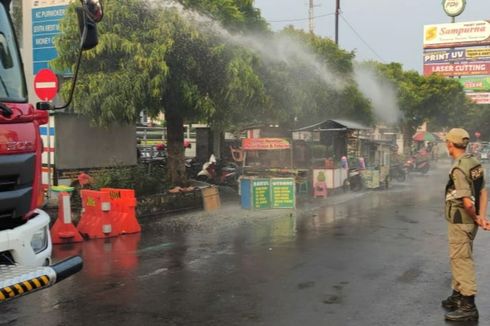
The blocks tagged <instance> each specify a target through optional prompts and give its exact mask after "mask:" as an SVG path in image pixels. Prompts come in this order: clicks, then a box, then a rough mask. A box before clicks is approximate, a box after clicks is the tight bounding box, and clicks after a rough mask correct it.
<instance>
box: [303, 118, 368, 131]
mask: <svg viewBox="0 0 490 326" xmlns="http://www.w3.org/2000/svg"><path fill="white" fill-rule="evenodd" d="M369 129H371V128H369V127H366V126H364V125H362V124H360V123H358V122H354V121H348V120H341V119H335V120H333V119H330V120H325V121H322V122H318V123H315V124H313V125H311V126H306V127H302V128H298V129H296V130H295V131H342V130H369Z"/></svg>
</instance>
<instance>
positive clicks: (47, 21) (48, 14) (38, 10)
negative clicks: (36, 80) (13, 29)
mask: <svg viewBox="0 0 490 326" xmlns="http://www.w3.org/2000/svg"><path fill="white" fill-rule="evenodd" d="M50 3H56V4H58V5H56V6H52V5H51V6H43V5H42V4H40V3H38V2H34V5H33V8H32V57H33V65H32V67H33V74H34V75H35V74H37V72H38V71H39V70H41V69H44V68H49V67H48V62H49V61H51V60H53V59H54V58H56V57H57V55H58V54H57V52H56V49H55V46H54V38H55V37H56V36H57V35H58V34H59V33H60V20H61V19H62V18H63V17H64V16H65V11H66V4H67V1H50Z"/></svg>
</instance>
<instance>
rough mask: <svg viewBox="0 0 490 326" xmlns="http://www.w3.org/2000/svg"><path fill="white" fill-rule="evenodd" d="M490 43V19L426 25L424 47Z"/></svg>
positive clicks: (435, 47)
mask: <svg viewBox="0 0 490 326" xmlns="http://www.w3.org/2000/svg"><path fill="white" fill-rule="evenodd" d="M479 45H490V21H487V20H478V21H472V22H462V23H452V24H436V25H425V26H424V49H437V48H451V47H463V46H479Z"/></svg>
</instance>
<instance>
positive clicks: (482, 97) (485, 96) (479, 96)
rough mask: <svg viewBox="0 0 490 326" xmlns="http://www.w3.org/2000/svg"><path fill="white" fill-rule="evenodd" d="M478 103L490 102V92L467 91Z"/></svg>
mask: <svg viewBox="0 0 490 326" xmlns="http://www.w3.org/2000/svg"><path fill="white" fill-rule="evenodd" d="M466 96H468V97H469V98H471V100H472V101H473V102H475V103H476V104H490V93H478V92H475V93H466Z"/></svg>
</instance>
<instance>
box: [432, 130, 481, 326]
mask: <svg viewBox="0 0 490 326" xmlns="http://www.w3.org/2000/svg"><path fill="white" fill-rule="evenodd" d="M469 139H470V136H469V134H468V132H466V130H464V129H460V128H454V129H451V130H450V131H449V132H448V134H447V135H446V146H447V150H448V152H449V155H450V156H451V158H452V159H453V160H454V164H453V166H452V167H451V170H450V173H449V182H448V184H447V186H446V208H445V216H446V219H447V221H448V240H449V241H448V242H449V258H450V259H449V260H450V265H451V274H452V281H451V286H452V289H453V292H452V294H451V295H450V296H449V297H448V298H447V299H445V300H443V301H442V306H443V307H444V308H446V309H447V310H449V312H448V313H446V315H445V318H446V319H447V320H453V321H466V320H477V319H478V310H477V308H476V305H475V295H476V293H477V291H476V276H475V265H474V262H473V241H474V240H475V236H476V233H477V230H478V228H479V227H481V228H482V229H484V230H489V229H490V221H488V220H487V218H486V212H487V191H486V189H485V178H484V170H483V168H482V166H481V164H480V162H479V161H478V160H477V159H476V158H475V157H474V156H473V155H471V154H466V153H465V152H466V147H467V146H468V143H469Z"/></svg>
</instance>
